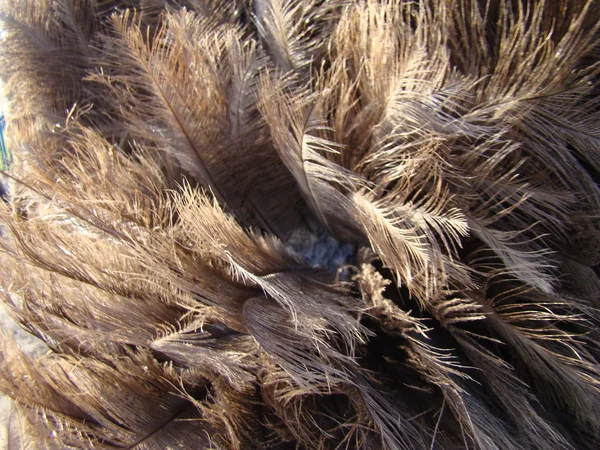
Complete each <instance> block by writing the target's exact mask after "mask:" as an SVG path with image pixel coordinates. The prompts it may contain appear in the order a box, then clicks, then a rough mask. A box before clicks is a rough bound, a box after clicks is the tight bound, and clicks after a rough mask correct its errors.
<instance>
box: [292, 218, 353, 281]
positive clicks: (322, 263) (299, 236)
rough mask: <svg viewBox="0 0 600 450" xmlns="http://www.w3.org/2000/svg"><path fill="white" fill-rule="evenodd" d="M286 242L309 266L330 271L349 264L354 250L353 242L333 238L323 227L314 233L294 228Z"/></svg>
mask: <svg viewBox="0 0 600 450" xmlns="http://www.w3.org/2000/svg"><path fill="white" fill-rule="evenodd" d="M288 244H289V245H290V246H291V247H292V248H293V249H294V250H295V251H296V253H298V254H299V255H300V256H301V257H302V258H303V259H304V262H306V264H308V265H309V266H310V267H313V268H320V269H326V270H328V271H329V272H332V273H335V272H337V270H338V269H339V268H341V267H343V266H345V265H347V264H351V263H352V261H353V259H354V253H355V250H356V247H355V246H354V245H353V244H350V243H348V242H340V241H338V240H337V239H335V238H334V237H333V236H332V235H331V234H330V233H329V231H327V230H326V229H325V228H320V229H319V230H317V232H316V233H315V232H310V231H308V230H305V229H299V230H296V231H295V232H294V233H293V234H292V236H291V237H290V239H289V240H288Z"/></svg>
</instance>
